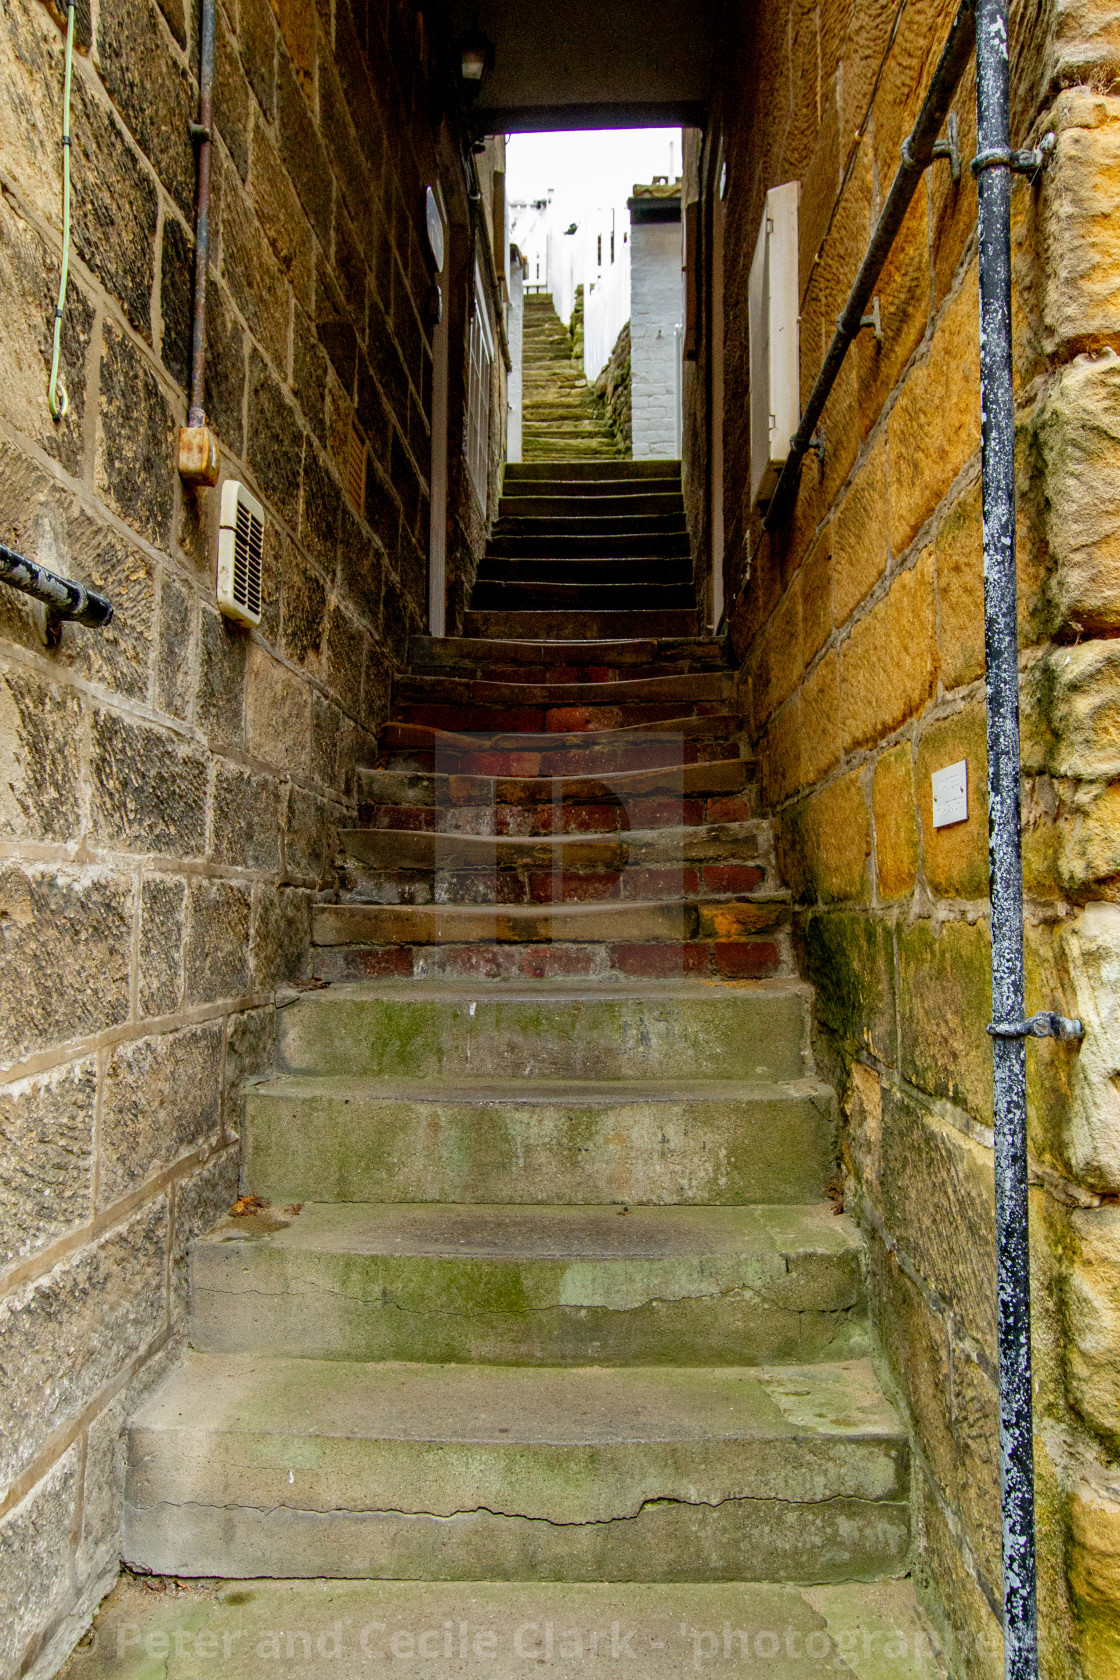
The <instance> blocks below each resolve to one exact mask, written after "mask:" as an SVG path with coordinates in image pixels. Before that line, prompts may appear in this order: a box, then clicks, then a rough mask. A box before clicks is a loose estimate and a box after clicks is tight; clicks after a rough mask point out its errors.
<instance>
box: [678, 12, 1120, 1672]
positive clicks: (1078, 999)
mask: <svg viewBox="0 0 1120 1680" xmlns="http://www.w3.org/2000/svg"><path fill="white" fill-rule="evenodd" d="M952 11H953V6H952V4H951V3H950V0H928V3H923V4H909V5H905V6H902V5H900V6H896V5H895V4H894V3H892V0H819V3H815V4H814V3H809V4H806V5H803V6H799V7H793V8H790V7H786V6H781V5H778V4H770V3H768V4H764V5H763V6H762V7H761V8H759V9H758V10H757V11H756V12H751V13H750V14H749V15H748V14H746V13H744V14H743V15H742V17H741V18H740V19H739V22H738V24H737V26H736V27H737V28H738V30H739V35H738V38H737V40H731V39H728V40H727V41H725V42H724V43H723V46H724V52H723V56H722V63H723V64H725V65H726V80H725V82H724V83H723V84H722V86H723V93H722V96H721V98H722V104H721V107H720V110H721V114H720V115H719V116H718V117H717V120H716V121H715V122H714V123H713V124H712V128H711V132H710V134H709V136H708V139H707V143H706V145H705V147H704V150H703V152H702V154H701V155H700V157H699V159H698V161H697V163H696V166H695V173H694V176H693V177H692V179H691V180H690V181H688V182H686V192H688V191H693V190H694V191H696V192H698V193H699V195H700V197H701V200H702V203H703V204H704V205H705V206H706V207H707V208H706V211H705V215H706V218H707V222H708V225H710V215H711V205H712V203H713V195H714V194H715V192H716V191H717V179H718V164H719V160H720V158H721V155H722V157H723V158H725V159H726V161H727V167H728V192H727V199H726V204H725V210H726V224H725V226H726V234H725V238H726V246H725V249H726V268H725V298H726V316H725V345H726V358H727V373H726V378H727V406H726V414H725V431H724V437H725V453H726V467H725V479H726V485H727V493H726V497H725V507H724V522H725V529H726V532H727V568H726V596H727V601H728V616H729V622H730V629H731V634H732V638H733V642H734V646H735V649H736V652H737V655H738V657H739V659H740V661H741V665H742V698H743V704H744V708H745V710H746V714H747V717H748V719H749V723H750V729H751V733H752V735H753V738H754V739H755V741H756V742H757V748H758V753H759V757H760V763H761V774H762V782H763V789H764V795H765V800H766V803H767V806H768V808H769V809H770V810H771V811H772V812H773V813H774V814H775V816H776V819H777V827H778V834H779V845H780V850H781V858H782V862H783V867H784V869H785V873H786V878H787V880H788V882H789V884H790V885H791V886H792V888H793V890H794V893H795V896H796V899H797V903H798V907H799V908H798V913H797V928H798V941H799V948H800V957H801V962H802V967H803V972H804V973H805V974H806V975H807V976H808V977H809V978H810V979H812V981H813V982H814V983H815V985H816V987H817V991H818V1028H819V1031H818V1040H819V1045H818V1047H819V1053H820V1056H821V1059H822V1063H823V1066H824V1068H825V1070H826V1071H828V1072H830V1073H831V1074H832V1076H833V1077H834V1078H835V1079H836V1082H837V1085H838V1087H839V1089H840V1091H841V1093H842V1096H843V1107H844V1114H845V1121H844V1129H843V1140H842V1141H843V1164H844V1178H845V1188H846V1196H847V1205H848V1208H849V1211H851V1212H852V1213H853V1214H854V1215H855V1217H856V1218H857V1219H858V1220H859V1221H860V1222H861V1224H862V1225H863V1226H864V1228H865V1230H866V1232H867V1234H868V1237H869V1241H870V1255H871V1260H870V1265H871V1280H872V1298H873V1302H874V1311H875V1319H876V1324H877V1330H878V1336H879V1341H880V1347H881V1351H882V1358H883V1361H884V1369H885V1371H886V1374H887V1378H888V1380H889V1382H890V1383H891V1384H892V1385H893V1389H894V1392H895V1393H896V1395H897V1396H898V1398H899V1400H900V1403H901V1405H902V1406H903V1408H904V1410H905V1412H906V1414H907V1416H908V1418H909V1420H910V1422H911V1424H912V1427H913V1430H914V1435H915V1441H916V1444H917V1452H916V1460H915V1472H914V1508H915V1517H916V1531H917V1538H916V1552H915V1568H916V1572H917V1576H918V1579H919V1581H920V1583H921V1585H922V1588H923V1591H924V1592H925V1593H926V1594H927V1597H928V1599H929V1602H930V1604H931V1607H932V1608H933V1609H934V1612H935V1614H937V1615H939V1616H940V1617H941V1618H942V1626H943V1628H944V1630H945V1633H946V1636H947V1639H948V1640H949V1642H950V1648H951V1651H952V1652H953V1655H954V1661H955V1663H956V1667H957V1670H958V1671H959V1673H960V1674H962V1675H966V1676H969V1677H972V1676H977V1677H979V1676H992V1677H993V1680H994V1677H995V1676H996V1675H998V1674H1000V1673H1002V1659H1001V1656H1000V1654H999V1653H1000V1639H999V1629H998V1623H997V1615H998V1607H999V1604H1000V1597H1001V1565H1000V1533H999V1516H998V1452H997V1441H996V1390H995V1330H994V1322H995V1321H994V1310H995V1309H994V1253H993V1196H992V1153H991V1130H990V1128H991V1123H992V1114H991V1058H990V1048H989V1041H988V1039H987V1036H986V1034H985V1031H984V1028H985V1025H986V1023H987V1022H988V1021H989V1020H990V1018H991V1016H990V983H989V932H988V903H987V897H986V895H987V887H988V880H987V829H986V787H985V776H986V763H985V724H984V696H983V586H982V570H981V526H980V486H979V426H980V399H979V368H978V334H977V307H978V300H977V269H976V241H975V218H976V196H975V189H974V186H973V184H972V181H971V178H970V176H969V172H968V168H967V160H968V159H969V158H970V157H971V155H972V154H973V152H974V150H975V116H974V111H975V104H974V101H975V89H974V78H973V74H972V72H971V70H970V72H969V74H968V75H967V76H966V78H965V81H964V83H963V84H962V87H961V89H960V92H959V96H958V98H957V101H956V110H957V113H958V116H959V121H960V130H961V145H962V151H963V156H964V159H965V167H964V170H963V173H962V178H961V181H960V184H959V186H954V185H953V183H952V182H951V180H950V178H949V174H948V170H947V168H946V167H945V165H943V164H937V165H935V166H934V167H933V169H932V170H931V171H929V172H928V173H927V176H926V178H925V181H924V184H923V186H922V188H921V189H920V190H919V192H918V195H917V197H916V199H915V202H914V204H913V206H912V208H911V211H910V213H909V215H908V217H907V220H906V223H905V226H904V228H903V231H902V234H901V236H900V238H899V240H898V242H897V244H896V246H895V248H894V251H893V252H892V254H891V257H890V260H889V261H888V264H887V267H886V269H885V271H884V273H883V276H882V278H881V280H880V283H879V286H878V288H877V290H878V295H879V298H880V304H881V309H882V320H883V343H882V346H881V347H877V346H876V344H875V341H874V339H873V337H872V335H871V334H870V333H865V334H863V335H862V336H861V338H860V339H859V341H858V342H857V344H856V345H855V346H854V347H853V348H852V350H850V351H849V354H848V357H847V359H846V362H845V364H844V368H843V371H842V373H841V375H840V378H839V380H838V383H837V385H836V387H835V389H834V391H833V394H832V396H831V398H830V400H829V403H828V405H827V407H826V409H825V413H824V418H823V424H822V431H823V436H824V455H823V460H822V461H819V462H818V460H817V459H816V457H815V456H810V457H808V459H807V461H806V465H805V470H804V475H803V480H802V488H801V494H800V498H799V501H798V504H797V507H796V510H795V513H794V515H793V517H792V519H791V520H790V522H789V524H788V526H787V527H786V529H785V530H784V531H782V532H781V533H780V534H777V535H775V536H774V537H772V538H771V537H767V536H766V535H765V534H764V533H763V531H762V529H761V525H760V521H759V520H758V518H757V516H756V515H754V514H753V513H752V511H751V509H750V507H749V503H748V496H749V488H748V487H749V482H750V476H749V470H748V467H749V463H748V458H747V449H748V444H749V439H748V435H747V428H746V427H745V426H743V425H741V424H740V423H739V417H740V416H741V415H742V414H743V413H745V412H746V408H747V397H748V392H747V343H746V332H747V327H746V299H747V274H748V271H749V263H750V258H751V253H752V250H753V246H754V240H755V237H756V235H757V231H758V222H759V217H760V215H761V209H762V201H763V196H764V194H765V192H766V190H767V189H768V188H769V187H771V186H774V185H776V184H778V183H780V182H783V181H788V180H793V179H796V180H798V181H799V182H800V184H801V207H800V280H799V286H800V311H801V367H802V386H803V393H807V391H808V389H809V387H810V385H811V383H812V380H813V378H814V377H815V375H816V372H817V370H818V368H819V366H820V363H821V359H822V356H823V353H824V349H825V347H826V345H827V343H828V340H829V338H830V336H831V333H832V331H833V327H834V323H835V320H836V317H837V315H838V314H839V312H840V309H841V307H842V305H843V303H844V300H845V298H846V296H847V293H848V290H849V288H850V286H851V283H852V280H853V278H854V275H855V272H856V269H857V267H858V264H859V262H860V260H861V258H862V256H863V253H864V251H865V249H866V246H867V242H868V239H869V236H870V232H871V229H872V226H873V224H874V220H875V218H876V216H877V214H878V212H879V209H880V208H881V206H882V204H883V201H884V198H885V196H886V192H887V190H888V188H889V186H890V182H891V179H892V177H893V174H894V171H895V168H896V165H897V160H898V156H899V146H900V143H901V141H902V139H903V138H904V136H905V135H906V133H907V132H908V131H909V128H910V126H911V124H912V122H913V119H914V116H915V114H916V112H917V109H918V106H919V104H920V101H921V98H922V95H923V92H924V89H925V87H926V85H927V84H928V79H929V75H930V72H931V69H932V66H933V63H934V62H935V59H936V55H937V53H938V51H939V49H940V46H941V42H942V40H943V38H944V34H945V31H946V29H947V27H948V23H949V20H950V17H951V15H952ZM1118 59H1120V29H1118V25H1117V20H1116V16H1115V13H1114V12H1112V11H1111V10H1109V9H1108V8H1106V7H1104V6H1100V7H1097V6H1095V5H1093V4H1092V3H1091V0H1069V3H1066V0H1061V3H1059V4H1055V5H1046V6H1043V7H1042V8H1028V7H1026V6H1019V7H1017V8H1015V12H1014V15H1013V27H1012V63H1013V99H1014V114H1013V139H1012V143H1013V144H1015V145H1026V144H1029V143H1032V142H1033V141H1035V140H1036V139H1037V138H1038V137H1039V136H1040V135H1041V134H1043V133H1044V132H1046V131H1047V130H1050V129H1052V130H1053V131H1054V132H1055V133H1056V134H1057V136H1058V145H1057V151H1056V154H1055V157H1054V161H1053V164H1052V166H1051V167H1050V168H1049V169H1048V170H1047V172H1046V173H1045V175H1044V176H1043V177H1041V178H1040V179H1039V180H1038V181H1036V182H1034V183H1029V182H1025V181H1021V182H1019V183H1017V184H1016V186H1015V188H1014V217H1015V227H1014V250H1013V257H1014V272H1015V337H1016V383H1017V401H1018V410H1019V446H1018V468H1019V471H1018V481H1019V495H1020V513H1019V564H1020V633H1021V643H1022V648H1023V655H1022V685H1023V697H1024V716H1023V769H1024V854H1025V868H1026V879H1027V893H1028V909H1027V920H1028V926H1027V951H1028V1009H1029V1010H1033V1009H1038V1008H1042V1007H1059V1008H1062V1009H1064V1010H1065V1012H1067V1013H1070V1014H1080V1015H1081V1016H1082V1018H1083V1019H1084V1020H1085V1023H1086V1027H1087V1033H1086V1038H1085V1041H1084V1044H1083V1045H1082V1046H1081V1047H1080V1048H1076V1047H1068V1046H1061V1045H1056V1044H1053V1043H1049V1042H1047V1043H1039V1044H1032V1045H1031V1046H1030V1048H1029V1050H1028V1059H1029V1064H1030V1081H1031V1088H1030V1101H1031V1151H1032V1160H1033V1168H1032V1172H1033V1182H1034V1190H1033V1205H1032V1218H1033V1248H1032V1252H1033V1255H1034V1261H1035V1278H1034V1310H1035V1343H1036V1346H1035V1357H1036V1372H1037V1404H1038V1413H1037V1470H1038V1496H1039V1544H1040V1568H1041V1581H1040V1589H1041V1615H1042V1651H1043V1668H1044V1672H1045V1673H1046V1674H1047V1676H1050V1677H1053V1680H1057V1677H1059V1676H1061V1677H1063V1680H1065V1677H1067V1676H1068V1677H1073V1676H1078V1675H1081V1676H1084V1677H1086V1680H1104V1677H1105V1676H1115V1674H1116V1673H1117V1672H1120V1587H1118V1583H1120V1409H1118V1408H1120V1391H1118V1387H1117V1383H1116V1378H1115V1371H1116V1368H1117V1362H1118V1355H1120V1315H1118V1306H1117V1303H1118V1302H1120V1294H1118V1286H1117V1278H1118V1276H1120V1271H1118V1267H1120V1247H1118V1246H1117V1245H1118V1241H1120V1235H1118V1232H1117V1225H1116V1220H1115V1217H1114V1212H1115V1210H1114V1208H1113V1206H1112V1202H1113V1201H1114V1199H1115V1196H1116V1193H1117V1189H1118V1188H1120V1141H1118V1140H1120V1108H1118V1104H1117V1094H1116V1093H1117V1086H1118V1076H1117V1070H1118V1068H1120V1015H1118V1011H1117V1007H1116V1003H1115V997H1116V982H1117V979H1118V977H1120V905H1118V904H1117V899H1118V897H1120V893H1118V890H1117V882H1118V880H1120V852H1118V840H1117V836H1118V834H1120V829H1118V827H1117V814H1118V812H1120V794H1118V786H1117V778H1118V777H1120V756H1118V749H1117V739H1118V736H1117V722H1116V720H1117V717H1118V715H1120V662H1118V659H1117V646H1118V644H1117V641H1116V639H1115V636H1116V629H1117V626H1118V625H1120V570H1118V568H1117V561H1116V554H1117V513H1116V507H1117V488H1118V474H1120V407H1118V406H1117V403H1118V398H1120V382H1118V381H1120V374H1118V371H1117V370H1118V368H1120V362H1118V359H1117V350H1118V348H1120V313H1118V305H1117V299H1118V297H1120V288H1118V285H1117V280H1118V278H1120V275H1118V272H1117V270H1118V265H1120V238H1118V235H1117V231H1116V230H1117V225H1118V224H1117V219H1116V214H1115V199H1116V187H1115V182H1116V165H1115V158H1116V157H1117V155H1120V154H1118V149H1117V148H1118V136H1120V101H1118V100H1117V99H1116V98H1115V96H1114V95H1112V94H1109V93H1106V92H1104V91H1102V90H1103V89H1105V88H1107V87H1108V86H1110V85H1112V81H1113V78H1114V77H1115V75H1116V67H1117V62H1118ZM721 148H722V152H721ZM708 295H710V292H709V293H708ZM701 339H702V349H701V358H700V362H699V364H698V366H697V370H696V373H695V375H694V376H692V377H691V378H690V383H689V405H690V412H689V413H688V414H686V435H688V436H689V437H690V438H691V439H693V440H694V442H695V444H696V461H695V462H694V469H693V471H692V472H691V473H690V495H691V497H692V502H693V507H692V513H693V524H694V527H695V528H696V529H697V530H702V528H703V524H704V518H705V515H704V510H703V505H702V498H703V483H704V478H703V474H702V472H700V471H699V470H697V463H698V462H700V461H701V460H702V457H703V450H704V447H705V444H704V439H705V426H704V411H703V403H704V400H705V398H704V391H705V378H706V368H705V355H706V350H705V349H704V345H705V344H706V343H707V342H710V340H707V339H705V337H704V334H703V333H702V334H701ZM960 759H964V760H966V761H967V764H968V777H969V800H970V809H969V817H968V820H967V822H964V823H961V824H959V825H957V826H954V827H950V828H946V829H940V830H935V829H934V828H933V827H932V811H931V791H930V775H931V772H932V771H933V770H936V769H939V768H941V767H943V766H945V765H948V764H951V763H954V762H956V761H958V760H960Z"/></svg>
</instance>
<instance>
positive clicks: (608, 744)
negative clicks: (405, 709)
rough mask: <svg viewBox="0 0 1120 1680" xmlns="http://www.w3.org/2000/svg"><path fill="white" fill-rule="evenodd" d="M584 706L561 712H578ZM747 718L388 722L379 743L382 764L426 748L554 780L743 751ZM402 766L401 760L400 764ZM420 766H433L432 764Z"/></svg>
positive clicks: (463, 768)
mask: <svg viewBox="0 0 1120 1680" xmlns="http://www.w3.org/2000/svg"><path fill="white" fill-rule="evenodd" d="M585 711H586V708H585V707H569V708H565V709H563V710H562V711H560V712H559V713H558V715H560V716H564V715H571V716H572V717H573V719H578V718H579V717H581V716H582V715H583V713H584V712H585ZM742 727H743V726H742V719H741V718H739V717H737V716H736V715H735V714H734V713H733V712H728V711H718V712H715V711H713V712H705V713H703V714H700V715H695V714H694V715H691V716H688V717H677V718H673V719H671V720H670V722H669V724H666V723H664V722H663V721H657V722H654V723H635V724H631V725H629V726H628V727H627V728H625V729H603V730H598V731H596V730H587V729H578V728H573V729H571V730H568V731H561V730H554V731H551V732H548V733H545V732H543V731H541V730H535V729H534V730H532V731H529V732H525V731H518V730H510V731H508V732H503V731H494V730H479V731H477V732H476V733H473V734H463V733H462V732H461V731H457V730H452V729H443V728H439V727H434V726H432V725H431V724H418V723H399V722H393V723H387V724H385V725H383V727H382V730H381V733H380V737H379V742H380V747H379V758H380V760H381V762H382V763H385V762H388V761H389V760H392V761H393V762H394V763H397V762H398V759H399V755H401V754H406V755H411V754H417V753H422V754H428V755H431V756H433V757H438V758H439V759H440V760H441V761H442V762H441V763H440V764H439V766H438V768H440V769H442V770H448V771H452V772H454V771H458V772H459V773H461V774H465V775H477V776H531V777H542V778H543V777H547V778H549V779H551V780H555V779H559V778H562V777H565V776H607V777H609V778H610V779H611V781H612V783H613V781H614V777H615V775H616V773H618V772H621V771H626V770H641V769H651V770H652V769H664V770H667V771H670V772H671V771H673V770H677V771H678V772H679V771H681V769H682V767H686V766H688V765H689V764H694V763H697V762H699V761H700V760H701V759H721V758H738V757H739V754H740V744H739V736H740V734H741V732H742ZM399 767H400V768H404V767H405V766H404V765H403V763H401V764H400V765H399ZM416 767H417V768H418V769H425V768H427V769H434V768H436V767H437V766H436V765H435V764H434V763H433V764H431V765H420V764H418V765H417V766H416Z"/></svg>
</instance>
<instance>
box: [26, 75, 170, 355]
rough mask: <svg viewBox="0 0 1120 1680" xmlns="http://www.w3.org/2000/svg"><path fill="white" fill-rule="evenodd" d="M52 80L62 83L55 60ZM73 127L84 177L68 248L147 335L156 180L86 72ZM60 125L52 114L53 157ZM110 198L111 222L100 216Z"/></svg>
mask: <svg viewBox="0 0 1120 1680" xmlns="http://www.w3.org/2000/svg"><path fill="white" fill-rule="evenodd" d="M56 85H57V86H58V88H60V89H61V87H62V74H61V68H60V69H59V72H58V80H57V84H56ZM71 132H72V133H73V136H74V157H73V171H74V179H75V180H76V181H81V182H82V183H83V190H82V191H80V192H75V194H74V198H73V230H74V249H75V250H76V252H77V253H78V255H79V256H80V257H81V259H82V261H83V262H84V263H85V264H86V266H87V268H89V270H90V271H91V272H92V273H93V274H94V275H95V276H96V277H97V279H98V280H100V281H101V283H102V285H104V286H105V288H106V290H107V291H108V292H109V293H110V295H111V296H113V297H116V298H119V300H120V303H121V306H122V308H123V309H124V312H125V315H126V316H127V317H128V320H129V322H130V324H131V325H132V326H133V327H135V329H136V331H137V332H138V333H139V334H140V335H141V337H142V338H146V339H148V340H149V341H150V340H151V336H152V321H151V296H152V282H153V278H154V274H155V237H156V226H157V212H158V202H159V191H158V188H157V187H156V184H155V181H154V180H153V178H152V174H151V171H150V169H149V166H148V164H147V163H146V162H144V161H143V160H142V159H141V157H140V155H139V153H138V152H137V151H136V149H135V147H134V146H133V145H132V143H131V142H130V141H129V139H128V138H127V136H126V135H125V133H124V130H123V128H122V126H121V124H120V120H119V119H118V118H117V116H116V114H115V113H114V112H112V111H111V108H110V107H109V106H108V104H107V102H106V101H105V100H104V99H103V98H102V97H99V96H98V95H97V94H95V93H94V92H93V91H92V84H91V82H90V81H88V80H87V79H86V78H85V77H84V76H75V78H74V92H73V104H72V122H71ZM59 133H61V126H60V123H59V122H57V121H56V124H55V127H54V128H53V130H52V132H51V136H50V140H51V147H52V150H54V153H55V156H56V157H57V155H58V153H57V146H58V135H59ZM109 205H111V206H112V220H111V223H109V222H107V220H106V216H107V211H106V207H107V206H109ZM57 215H58V211H57V199H56V198H55V197H54V196H53V195H52V201H51V204H50V208H49V210H48V211H47V212H46V217H47V220H48V221H49V222H51V223H52V224H54V223H55V221H56V219H57ZM110 228H111V236H110Z"/></svg>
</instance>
